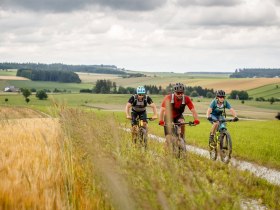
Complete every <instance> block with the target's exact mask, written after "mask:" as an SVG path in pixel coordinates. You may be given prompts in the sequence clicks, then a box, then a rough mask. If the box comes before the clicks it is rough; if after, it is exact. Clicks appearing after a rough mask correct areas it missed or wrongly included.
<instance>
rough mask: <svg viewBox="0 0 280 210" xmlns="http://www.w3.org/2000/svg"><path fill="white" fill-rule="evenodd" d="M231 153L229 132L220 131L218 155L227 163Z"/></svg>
mask: <svg viewBox="0 0 280 210" xmlns="http://www.w3.org/2000/svg"><path fill="white" fill-rule="evenodd" d="M231 153H232V142H231V137H230V134H229V132H228V131H227V130H224V131H222V132H221V135H220V156H221V160H222V161H223V162H224V163H229V161H230V159H231Z"/></svg>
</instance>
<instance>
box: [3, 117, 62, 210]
mask: <svg viewBox="0 0 280 210" xmlns="http://www.w3.org/2000/svg"><path fill="white" fill-rule="evenodd" d="M0 127H1V128H0V151H1V152H0V180H1V181H0V209H66V208H67V196H66V190H65V186H64V183H65V175H64V169H63V163H62V159H63V158H62V153H61V145H60V142H59V140H60V139H61V138H62V136H61V130H60V126H59V123H58V121H57V120H54V119H42V118H41V119H39V118H37V119H22V120H6V121H0Z"/></svg>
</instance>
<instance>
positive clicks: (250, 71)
mask: <svg viewBox="0 0 280 210" xmlns="http://www.w3.org/2000/svg"><path fill="white" fill-rule="evenodd" d="M229 77H230V78H247V77H249V78H253V77H267V78H272V77H280V69H270V68H267V69H266V68H244V69H236V70H235V72H234V73H233V74H231V75H230V76H229Z"/></svg>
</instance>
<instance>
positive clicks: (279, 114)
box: [275, 112, 280, 120]
mask: <svg viewBox="0 0 280 210" xmlns="http://www.w3.org/2000/svg"><path fill="white" fill-rule="evenodd" d="M275 118H277V119H278V120H280V112H278V113H277V115H276V116H275Z"/></svg>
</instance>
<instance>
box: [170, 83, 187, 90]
mask: <svg viewBox="0 0 280 210" xmlns="http://www.w3.org/2000/svg"><path fill="white" fill-rule="evenodd" d="M173 90H174V91H175V92H184V91H185V85H184V84H182V83H176V84H175V85H174V86H173Z"/></svg>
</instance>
